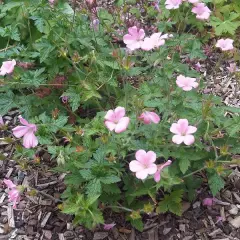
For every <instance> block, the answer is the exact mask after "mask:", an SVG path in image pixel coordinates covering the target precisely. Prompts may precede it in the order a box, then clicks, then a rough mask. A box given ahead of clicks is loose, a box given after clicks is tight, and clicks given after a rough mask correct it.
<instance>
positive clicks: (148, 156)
mask: <svg viewBox="0 0 240 240" xmlns="http://www.w3.org/2000/svg"><path fill="white" fill-rule="evenodd" d="M156 158H157V156H156V153H155V152H153V151H148V152H147V154H146V155H145V159H147V161H148V163H154V162H155V161H156Z"/></svg>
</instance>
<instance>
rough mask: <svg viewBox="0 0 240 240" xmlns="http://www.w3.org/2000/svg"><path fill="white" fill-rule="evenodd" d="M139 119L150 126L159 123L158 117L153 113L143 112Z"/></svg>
mask: <svg viewBox="0 0 240 240" xmlns="http://www.w3.org/2000/svg"><path fill="white" fill-rule="evenodd" d="M139 119H141V120H143V122H144V124H150V123H156V124H157V123H159V121H160V117H159V116H158V115H157V114H156V113H155V112H148V111H145V112H143V113H142V114H141V115H140V117H139Z"/></svg>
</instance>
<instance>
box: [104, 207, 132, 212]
mask: <svg viewBox="0 0 240 240" xmlns="http://www.w3.org/2000/svg"><path fill="white" fill-rule="evenodd" d="M106 208H118V209H121V210H124V211H127V212H133V210H132V209H130V208H125V207H120V206H107V207H106Z"/></svg>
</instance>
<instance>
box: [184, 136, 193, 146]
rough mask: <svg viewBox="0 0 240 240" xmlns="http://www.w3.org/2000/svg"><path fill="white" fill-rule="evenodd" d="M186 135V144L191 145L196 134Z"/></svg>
mask: <svg viewBox="0 0 240 240" xmlns="http://www.w3.org/2000/svg"><path fill="white" fill-rule="evenodd" d="M183 137H184V140H183V141H184V143H185V144H186V145H191V144H193V143H194V141H195V138H194V136H193V135H186V136H183Z"/></svg>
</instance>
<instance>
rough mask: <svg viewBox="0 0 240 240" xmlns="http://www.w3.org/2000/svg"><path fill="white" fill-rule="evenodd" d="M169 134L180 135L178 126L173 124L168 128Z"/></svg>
mask: <svg viewBox="0 0 240 240" xmlns="http://www.w3.org/2000/svg"><path fill="white" fill-rule="evenodd" d="M170 132H172V133H175V134H178V135H181V132H180V131H179V129H178V124H177V123H173V124H172V126H171V127H170Z"/></svg>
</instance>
